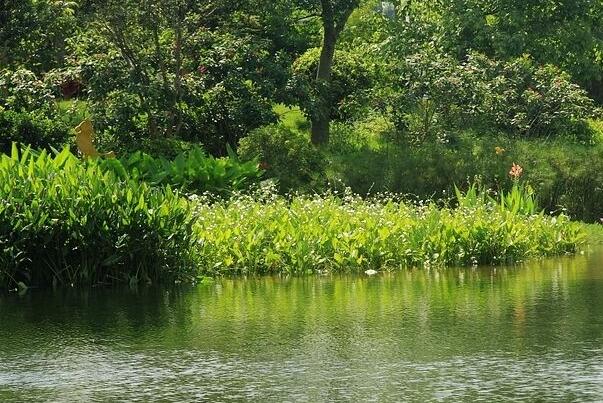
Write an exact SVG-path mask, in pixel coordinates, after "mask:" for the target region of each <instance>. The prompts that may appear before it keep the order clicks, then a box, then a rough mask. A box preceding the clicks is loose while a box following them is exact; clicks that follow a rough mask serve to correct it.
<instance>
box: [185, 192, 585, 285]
mask: <svg viewBox="0 0 603 403" xmlns="http://www.w3.org/2000/svg"><path fill="white" fill-rule="evenodd" d="M469 197H471V198H475V199H476V201H475V202H473V203H472V204H469V203H465V205H461V206H460V207H459V208H456V209H452V208H443V209H442V208H438V207H437V206H435V205H434V204H433V203H427V204H424V205H420V206H415V205H410V204H407V203H404V202H402V201H399V200H396V199H395V197H391V196H390V197H384V198H380V199H373V200H363V199H361V198H359V197H357V196H353V195H350V194H348V195H346V196H345V197H340V196H338V195H335V194H327V195H323V196H312V197H293V198H292V199H290V200H289V199H286V198H283V197H277V196H274V197H269V198H264V199H261V200H257V199H254V198H252V197H240V198H235V199H232V200H230V201H225V202H221V203H215V204H206V203H198V204H197V206H196V209H197V214H198V216H199V218H198V220H197V223H196V232H197V234H198V237H199V242H200V243H199V258H200V261H201V270H202V271H203V272H204V273H207V274H248V273H277V272H279V273H280V272H285V273H295V274H302V273H316V272H323V271H364V270H366V269H381V270H383V269H384V270H391V269H396V268H400V267H431V266H443V265H477V264H499V263H503V262H518V261H522V260H525V259H528V258H534V257H541V256H551V255H560V254H566V253H573V252H575V251H576V249H577V247H578V245H579V244H580V242H582V241H583V239H584V234H583V232H582V227H581V225H580V224H577V223H573V222H570V220H569V219H568V218H567V217H565V216H558V217H549V216H546V215H544V214H527V211H526V210H525V209H524V210H522V212H520V211H519V210H518V209H516V208H515V207H514V206H515V204H507V202H505V204H504V206H505V207H506V206H513V208H511V209H508V208H503V204H501V203H497V204H493V203H490V202H488V201H487V200H486V199H479V198H480V197H481V196H480V195H479V194H478V193H477V192H476V193H475V194H473V195H470V196H469ZM513 197H515V196H513Z"/></svg>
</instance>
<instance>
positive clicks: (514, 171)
mask: <svg viewBox="0 0 603 403" xmlns="http://www.w3.org/2000/svg"><path fill="white" fill-rule="evenodd" d="M522 173H523V168H522V167H521V165H517V164H516V163H513V166H512V167H511V170H510V171H509V175H510V176H511V178H513V179H518V178H519V177H520V176H521V174H522Z"/></svg>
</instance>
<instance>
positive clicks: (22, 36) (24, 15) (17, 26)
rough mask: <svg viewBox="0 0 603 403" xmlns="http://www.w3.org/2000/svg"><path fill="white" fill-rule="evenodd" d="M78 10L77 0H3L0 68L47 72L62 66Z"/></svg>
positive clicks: (1, 5)
mask: <svg viewBox="0 0 603 403" xmlns="http://www.w3.org/2000/svg"><path fill="white" fill-rule="evenodd" d="M76 10H77V3H76V2H74V1H64V0H19V1H14V0H0V68H1V67H26V68H27V69H29V70H32V71H35V72H44V71H48V70H49V69H51V68H53V67H57V66H60V65H61V64H62V62H63V59H64V57H65V48H66V44H65V41H66V39H67V38H68V37H69V36H70V35H71V33H72V32H73V30H74V29H75V22H76V21H75V12H76Z"/></svg>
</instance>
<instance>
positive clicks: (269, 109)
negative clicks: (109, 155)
mask: <svg viewBox="0 0 603 403" xmlns="http://www.w3.org/2000/svg"><path fill="white" fill-rule="evenodd" d="M526 27H527V28H526ZM602 27H603V4H602V3H600V2H592V1H589V0H580V1H578V2H576V1H575V0H572V1H570V0H562V1H559V2H556V3H555V4H553V3H546V4H543V3H542V2H538V1H530V2H525V1H507V0H504V1H503V0H493V1H490V0H489V1H484V0H453V1H448V2H440V1H431V0H416V1H400V2H398V1H377V0H309V1H298V0H274V1H270V2H266V1H260V0H242V1H238V2H224V1H218V0H207V1H204V2H194V1H187V0H151V1H147V2H144V4H141V3H140V2H137V1H133V0H125V1H114V0H110V1H104V0H103V1H98V0H74V1H56V0H24V1H20V2H11V1H8V2H7V1H4V2H2V1H1V0H0V152H1V153H4V154H5V156H4V157H2V158H3V159H2V164H3V165H2V167H1V168H0V169H1V172H0V175H2V177H3V178H4V182H2V183H0V186H3V189H2V192H3V193H2V194H1V195H2V201H3V203H4V205H3V206H2V207H0V209H2V210H1V214H2V217H1V220H2V227H0V232H1V235H0V256H1V257H0V263H1V264H2V265H3V267H6V269H3V268H1V267H0V270H3V271H2V274H1V275H0V276H2V278H1V279H0V281H1V282H2V283H4V284H6V283H9V282H10V283H15V282H24V283H27V282H32V283H36V282H37V283H40V284H42V283H52V282H60V283H66V284H68V283H72V282H73V283H78V282H84V283H85V282H88V283H103V282H111V281H114V280H120V281H133V282H136V281H140V280H141V279H142V280H152V281H155V280H157V279H160V278H163V277H164V275H163V274H159V273H164V271H163V270H167V271H166V272H165V273H167V274H166V275H165V278H169V279H176V278H180V277H186V278H194V277H195V276H196V275H198V274H199V273H203V274H227V273H252V272H261V273H268V272H271V273H272V272H290V273H306V272H317V271H322V270H327V271H341V270H361V269H363V268H368V267H371V266H373V265H374V266H375V267H379V268H393V267H400V266H413V265H418V266H422V265H426V264H429V265H431V264H436V265H439V264H451V265H456V264H474V263H476V262H477V263H478V264H482V263H486V264H490V263H498V262H505V261H518V260H523V259H526V258H530V257H537V256H546V255H550V254H555V253H568V252H571V251H575V250H576V249H577V247H578V246H577V245H578V244H579V243H580V242H581V241H582V240H583V236H582V235H580V234H579V233H581V232H582V231H581V230H577V229H576V228H577V227H576V225H575V224H573V223H570V222H569V221H568V220H569V219H572V220H579V221H585V222H589V223H594V224H593V225H595V226H596V225H600V224H601V218H602V217H603V175H601V174H600V172H603V109H602V107H603V67H602V66H603V63H602V57H603V56H602V55H603V42H602V39H601V38H603V31H602ZM84 119H89V120H90V121H91V122H93V125H94V130H95V132H96V140H97V142H96V147H97V148H98V149H99V150H101V151H103V152H108V151H115V153H116V154H117V158H116V159H101V160H98V161H85V162H78V159H77V157H75V155H74V154H76V151H77V149H76V147H75V143H74V135H73V134H74V133H73V127H75V126H76V125H77V124H79V123H80V122H81V121H83V120H84ZM14 143H19V144H21V145H24V146H29V147H31V150H30V151H26V152H24V153H23V154H21V155H17V154H19V153H18V152H17V151H13V144H14ZM67 149H70V150H71V152H72V153H73V154H70V153H69V151H68V150H67ZM54 150H65V151H61V152H56V153H55V151H54ZM512 167H513V168H512ZM510 173H513V174H510ZM266 181H267V182H266ZM269 183H270V184H273V185H274V190H273V191H271V193H270V196H269V197H266V196H261V197H260V196H258V197H255V198H254V197H252V195H254V194H256V193H257V189H258V188H262V187H266V186H268V184H269ZM254 189H255V190H254ZM459 190H460V193H459V192H458V191H459ZM383 194H386V195H387V196H383ZM474 194H480V195H482V196H479V197H477V196H476V197H473V196H471V197H469V196H468V195H474ZM317 195H320V196H317ZM501 195H511V196H508V197H509V198H510V199H508V200H507V201H509V200H511V199H514V198H515V199H517V200H521V202H520V203H519V205H521V206H523V207H522V208H521V209H520V210H522V211H521V212H518V211H515V210H514V208H515V207H511V208H510V207H509V205H508V204H509V203H507V202H503V201H502V200H503V198H501ZM513 195H515V196H513ZM517 195H520V196H517ZM473 199H475V200H479V201H478V202H476V203H474V205H472V206H470V207H468V206H466V205H465V206H464V205H463V204H466V203H468V200H473ZM139 202H140V204H138V203H139ZM524 202H525V203H527V204H530V203H531V204H530V206H531V207H530V208H529V209H528V210H529V212H527V213H526V211H525V208H524V207H525V205H526V204H525V203H524ZM528 202H529V203H528ZM95 203H100V204H98V205H97V204H95ZM511 204H513V203H511ZM139 205H140V206H144V208H143V207H140V208H139V207H138V206H139ZM459 205H460V207H459ZM503 205H504V206H503ZM514 206H517V204H514ZM101 207H102V208H106V209H109V210H110V211H105V212H98V213H97V211H98V209H99V208H101ZM145 209H147V210H148V212H147V213H148V214H147V213H145V212H144V210H145ZM323 209H324V212H323ZM168 210H169V211H168ZM540 211H543V213H540ZM130 214H131V215H133V217H128V215H130ZM145 214H146V215H145ZM162 214H164V215H165V216H164V215H162ZM172 214H173V215H174V217H172V216H171V215H172ZM315 217H322V219H324V220H325V224H324V225H326V227H325V228H326V230H325V229H324V228H323V224H322V223H321V222H319V221H318V219H317V218H315ZM487 217H490V218H492V223H486V222H485V220H486V218H487ZM156 226H157V227H156ZM179 226H181V227H182V232H181V231H180V230H179V229H178V228H179ZM320 228H322V229H323V230H325V233H324V234H323V235H324V237H325V238H324V239H323V238H322V237H321V236H320V234H319V233H318V230H319V229H320ZM591 228H596V227H591ZM536 229H538V230H539V231H540V232H539V233H538V234H537V233H536V232H534V231H536ZM137 231H139V232H137ZM591 233H593V232H592V231H591ZM137 234H138V235H137ZM170 234H171V235H170ZM363 234H364V235H363ZM97 236H100V237H101V238H99V239H97ZM146 239H151V241H148V242H147V243H146V244H145V242H146V241H144V240H146ZM178 239H180V241H177V240H178ZM43 240H51V241H52V242H54V243H49V244H48V245H53V246H48V247H43V246H42V245H44V243H43V242H42V241H43ZM536 240H537V241H538V243H539V244H538V245H537V244H536ZM49 242H50V241H49ZM62 243H64V244H65V245H64V246H62ZM80 243H81V245H80ZM84 244H85V245H84ZM96 244H98V246H95V245H96ZM143 245H147V248H148V249H154V250H153V251H150V250H143V249H144V246H143ZM192 245H194V246H192ZM128 249H132V251H128ZM112 250H114V254H113V255H112V253H111V251H112ZM94 251H96V252H97V254H98V257H94V258H90V257H87V256H95V255H94V253H93V252H94ZM111 256H113V257H111ZM78 262H79V263H78ZM177 262H181V263H177ZM147 264H148V265H149V269H148V271H145V270H144V269H142V267H143V266H145V265H147ZM279 265H282V267H278V266H279ZM34 266H35V269H34V268H33V267H34ZM172 266H174V267H172ZM43 267H47V268H50V269H49V270H50V271H48V272H44V273H42V271H43V270H46V269H42V268H43ZM179 267H182V268H183V269H182V270H183V272H182V273H180V272H179V270H180V269H179ZM193 267H195V268H194V269H193ZM183 273H184V274H183ZM181 274H182V275H181Z"/></svg>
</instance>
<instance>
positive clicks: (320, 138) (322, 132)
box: [310, 0, 358, 145]
mask: <svg viewBox="0 0 603 403" xmlns="http://www.w3.org/2000/svg"><path fill="white" fill-rule="evenodd" d="M321 5H322V25H323V30H324V36H323V44H322V49H321V51H320V60H319V62H318V70H317V72H316V87H317V89H318V99H317V105H316V110H315V112H314V113H313V114H312V115H313V116H311V117H310V120H311V121H312V143H313V144H315V145H321V144H327V143H328V142H329V131H330V126H331V106H332V105H331V103H332V99H331V98H332V95H331V86H330V84H331V70H332V68H333V59H334V58H335V45H336V44H337V38H338V37H339V34H340V33H341V31H343V28H344V27H345V24H346V22H347V20H348V18H349V17H350V15H351V14H352V11H354V9H355V8H356V7H357V6H358V2H357V1H354V0H352V1H350V2H349V3H348V4H347V6H346V7H345V8H344V10H343V12H340V13H338V14H337V16H336V15H335V9H334V6H333V2H332V0H321Z"/></svg>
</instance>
